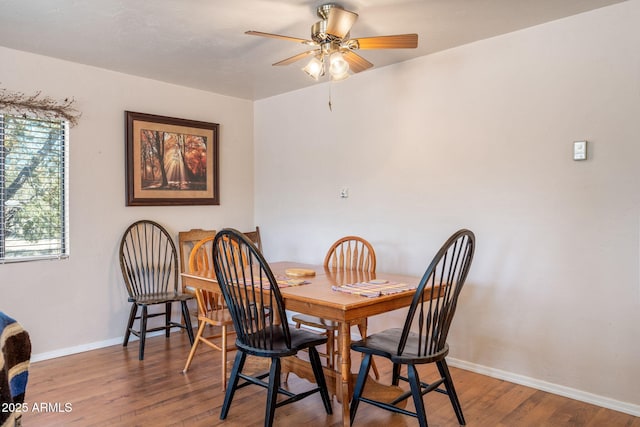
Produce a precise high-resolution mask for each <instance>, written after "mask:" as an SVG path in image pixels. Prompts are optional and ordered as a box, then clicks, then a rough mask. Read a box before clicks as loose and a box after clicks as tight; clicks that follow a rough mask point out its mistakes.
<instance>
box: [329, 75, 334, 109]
mask: <svg viewBox="0 0 640 427" xmlns="http://www.w3.org/2000/svg"><path fill="white" fill-rule="evenodd" d="M332 88H333V82H331V81H330V82H329V111H333V109H332V108H331V107H332V105H331V89H332Z"/></svg>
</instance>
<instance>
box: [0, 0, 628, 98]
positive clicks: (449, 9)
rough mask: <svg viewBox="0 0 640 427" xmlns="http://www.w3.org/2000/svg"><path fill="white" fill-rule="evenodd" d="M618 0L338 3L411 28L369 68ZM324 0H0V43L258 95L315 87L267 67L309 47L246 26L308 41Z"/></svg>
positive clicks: (378, 24)
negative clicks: (414, 40) (413, 38)
mask: <svg viewBox="0 0 640 427" xmlns="http://www.w3.org/2000/svg"><path fill="white" fill-rule="evenodd" d="M621 1H622V0H405V1H403V0H348V1H337V2H335V3H339V4H340V5H342V6H343V7H344V8H345V9H347V10H350V11H353V12H356V13H358V14H359V15H360V16H359V18H358V20H357V21H356V23H355V24H354V26H353V27H352V29H351V36H352V37H369V36H378V35H389V34H404V33H417V34H418V36H419V42H418V48H417V49H394V50H375V51H373V50H367V51H361V52H360V54H361V55H362V56H363V57H365V58H366V59H367V60H369V61H370V62H372V63H373V64H374V68H376V67H382V66H384V65H389V64H392V63H396V62H401V61H405V60H408V59H411V58H415V57H418V56H423V55H427V54H429V53H433V52H437V51H441V50H444V49H449V48H451V47H454V46H459V45H462V44H466V43H470V42H473V41H476V40H481V39H485V38H488V37H492V36H495V35H499V34H504V33H508V32H511V31H515V30H518V29H521V28H526V27H530V26H533V25H537V24H540V23H543V22H548V21H552V20H556V19H560V18H563V17H566V16H570V15H574V14H577V13H581V12H584V11H587V10H591V9H595V8H599V7H603V6H607V5H610V4H614V3H620V2H621ZM324 3H327V1H305V0H229V1H227V2H223V1H218V0H55V1H52V0H0V45H2V46H5V47H8V48H13V49H18V50H23V51H27V52H33V53H38V54H42V55H47V56H52V57H56V58H61V59H66V60H69V61H73V62H78V63H83V64H88V65H93V66H96V67H101V68H106V69H110V70H115V71H120V72H123V73H127V74H133V75H137V76H143V77H148V78H152V79H156V80H161V81H165V82H170V83H175V84H178V85H183V86H188V87H193V88H198V89H203V90H207V91H211V92H216V93H219V94H223V95H229V96H233V97H239V98H245V99H252V100H256V99H261V98H266V97H269V96H273V95H277V94H280V93H284V92H288V91H292V90H296V89H300V88H304V87H307V86H309V85H312V84H316V83H314V82H313V81H312V80H311V79H310V78H308V77H307V76H306V74H304V73H303V72H302V71H300V68H301V67H302V66H304V61H301V62H297V63H294V64H292V65H288V66H284V67H272V66H271V64H272V63H274V62H277V61H279V60H281V59H285V58H287V57H289V56H292V55H295V54H297V53H300V52H303V51H305V50H308V46H304V45H301V44H297V43H293V42H289V41H283V40H277V39H268V38H262V37H255V36H249V35H245V34H244V32H245V31H246V30H256V31H263V32H269V33H276V34H282V35H288V36H293V37H298V38H305V39H306V38H309V37H310V30H311V25H312V24H313V23H314V22H316V21H318V20H319V18H318V16H317V15H316V8H317V6H319V5H321V4H324ZM3 66H7V64H3ZM364 72H365V73H366V72H367V71H364ZM347 81H348V80H347ZM1 83H2V82H0V84H1Z"/></svg>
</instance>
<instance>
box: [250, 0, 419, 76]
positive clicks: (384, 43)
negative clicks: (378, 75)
mask: <svg viewBox="0 0 640 427" xmlns="http://www.w3.org/2000/svg"><path fill="white" fill-rule="evenodd" d="M317 14H318V16H319V17H320V18H321V20H320V21H318V22H316V23H315V24H313V25H312V26H311V40H308V39H301V38H297V37H289V36H282V35H279V34H271V33H263V32H260V31H247V32H245V34H249V35H253V36H260V37H270V38H274V39H280V40H288V41H292V42H296V43H302V44H305V45H308V46H315V48H314V49H312V50H308V51H306V52H302V53H299V54H297V55H294V56H292V57H290V58H287V59H283V60H282V61H279V62H276V63H275V64H273V65H289V64H292V63H294V62H297V61H299V60H301V59H304V58H307V57H309V56H311V57H312V58H311V60H310V61H309V62H308V63H307V65H306V66H305V67H304V68H303V71H305V72H306V73H307V74H308V75H309V76H311V77H312V78H313V79H314V80H318V79H319V78H320V77H322V76H324V74H325V71H328V72H329V74H330V75H331V80H342V79H345V78H347V77H349V71H351V72H353V73H359V72H361V71H364V70H366V69H367V68H370V67H373V64H372V63H371V62H369V61H367V60H366V59H364V58H363V57H362V56H360V55H358V54H357V53H356V52H355V51H356V50H361V49H413V48H416V47H417V46H418V35H417V34H398V35H392V36H377V37H363V38H353V39H352V38H350V34H349V32H350V31H351V27H352V26H353V24H354V23H355V22H356V20H357V19H358V14H357V13H354V12H350V11H348V10H345V9H344V8H343V7H342V6H340V5H338V4H335V3H328V4H323V5H321V6H319V7H318V8H317Z"/></svg>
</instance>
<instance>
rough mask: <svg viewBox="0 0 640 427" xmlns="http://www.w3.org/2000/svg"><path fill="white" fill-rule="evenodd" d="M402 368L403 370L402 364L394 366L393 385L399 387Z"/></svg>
mask: <svg viewBox="0 0 640 427" xmlns="http://www.w3.org/2000/svg"><path fill="white" fill-rule="evenodd" d="M400 368H401V366H400V364H398V363H394V364H393V371H392V376H391V385H398V383H399V382H400Z"/></svg>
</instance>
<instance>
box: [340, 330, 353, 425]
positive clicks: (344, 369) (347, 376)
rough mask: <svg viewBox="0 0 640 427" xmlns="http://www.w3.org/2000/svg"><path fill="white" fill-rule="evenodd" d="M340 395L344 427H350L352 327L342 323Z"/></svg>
mask: <svg viewBox="0 0 640 427" xmlns="http://www.w3.org/2000/svg"><path fill="white" fill-rule="evenodd" d="M340 368H341V369H340V372H341V381H340V385H341V386H342V387H340V395H341V398H342V425H343V426H345V427H349V426H350V425H351V418H350V414H349V402H350V401H351V390H350V389H351V387H350V386H351V325H350V324H349V322H342V323H340Z"/></svg>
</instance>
